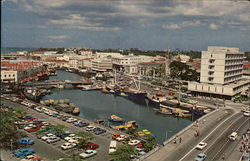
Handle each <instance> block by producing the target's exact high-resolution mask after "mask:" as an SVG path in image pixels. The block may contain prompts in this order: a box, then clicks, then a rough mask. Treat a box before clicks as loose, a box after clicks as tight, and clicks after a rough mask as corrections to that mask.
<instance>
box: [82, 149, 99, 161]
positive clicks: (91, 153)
mask: <svg viewBox="0 0 250 161" xmlns="http://www.w3.org/2000/svg"><path fill="white" fill-rule="evenodd" d="M96 154H97V151H96V150H86V151H85V152H83V153H81V154H80V157H81V158H82V159H86V158H89V157H92V156H94V155H96Z"/></svg>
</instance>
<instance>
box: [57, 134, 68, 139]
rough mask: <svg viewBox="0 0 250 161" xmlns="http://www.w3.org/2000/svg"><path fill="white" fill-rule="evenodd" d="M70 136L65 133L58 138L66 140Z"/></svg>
mask: <svg viewBox="0 0 250 161" xmlns="http://www.w3.org/2000/svg"><path fill="white" fill-rule="evenodd" d="M69 135H70V133H64V134H61V135H58V137H59V138H61V139H64V138H66V137H68V136H69Z"/></svg>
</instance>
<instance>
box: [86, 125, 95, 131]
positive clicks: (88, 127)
mask: <svg viewBox="0 0 250 161" xmlns="http://www.w3.org/2000/svg"><path fill="white" fill-rule="evenodd" d="M85 129H86V130H87V131H92V130H94V129H95V126H92V125H89V126H87V127H86V128H85Z"/></svg>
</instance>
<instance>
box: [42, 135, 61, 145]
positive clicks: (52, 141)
mask: <svg viewBox="0 0 250 161" xmlns="http://www.w3.org/2000/svg"><path fill="white" fill-rule="evenodd" d="M60 140H61V139H60V138H59V137H57V136H56V137H49V138H48V139H47V140H46V142H47V143H49V144H51V143H55V142H58V141H60Z"/></svg>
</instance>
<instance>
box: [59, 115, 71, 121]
mask: <svg viewBox="0 0 250 161" xmlns="http://www.w3.org/2000/svg"><path fill="white" fill-rule="evenodd" d="M69 118H71V116H63V117H62V118H61V120H63V121H66V120H68V119H69Z"/></svg>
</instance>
